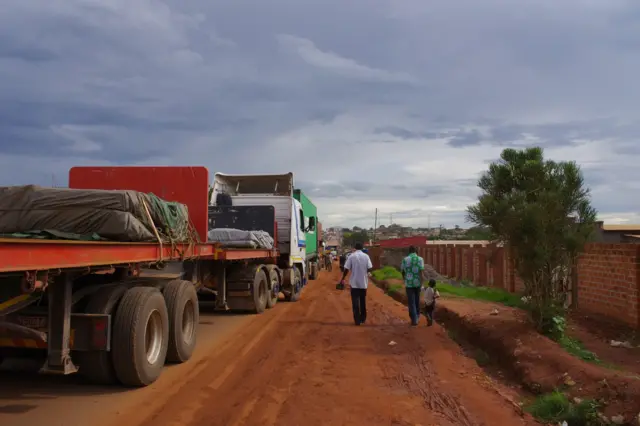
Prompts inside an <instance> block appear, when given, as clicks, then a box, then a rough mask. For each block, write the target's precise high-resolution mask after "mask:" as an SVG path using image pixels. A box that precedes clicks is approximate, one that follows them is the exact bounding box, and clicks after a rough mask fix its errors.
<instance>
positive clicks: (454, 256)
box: [370, 243, 640, 329]
mask: <svg viewBox="0 0 640 426" xmlns="http://www.w3.org/2000/svg"><path fill="white" fill-rule="evenodd" d="M418 252H419V253H420V255H421V256H422V257H423V258H424V260H425V263H428V264H430V265H431V266H433V268H434V269H435V270H436V271H438V273H440V274H441V275H444V276H447V277H449V278H453V279H457V280H463V279H466V280H470V281H472V282H473V283H474V284H476V285H483V286H492V287H498V288H502V289H504V290H506V291H510V292H514V293H521V292H523V291H524V284H523V282H522V280H521V279H520V277H518V275H517V274H516V273H515V270H514V268H513V263H512V261H511V257H510V253H509V250H508V249H507V248H504V247H496V246H495V245H482V244H476V245H473V244H464V245H459V244H456V245H453V244H427V245H425V246H421V247H418ZM370 254H371V257H372V261H373V263H374V266H375V267H381V266H385V265H391V266H395V267H399V265H400V260H401V259H402V257H403V256H405V255H406V249H382V248H379V247H378V248H374V249H372V250H371V252H370ZM574 279H575V280H576V281H577V290H576V291H575V292H574V295H575V296H576V297H577V300H576V304H577V307H578V309H580V310H582V311H584V312H589V313H594V314H600V315H603V316H606V317H608V318H611V319H614V320H618V321H620V322H623V323H625V324H627V325H631V326H633V327H636V328H638V329H640V244H605V243H592V244H588V245H587V247H586V248H585V252H584V253H583V254H582V255H581V256H580V258H579V259H578V263H577V271H576V272H575V273H574Z"/></svg>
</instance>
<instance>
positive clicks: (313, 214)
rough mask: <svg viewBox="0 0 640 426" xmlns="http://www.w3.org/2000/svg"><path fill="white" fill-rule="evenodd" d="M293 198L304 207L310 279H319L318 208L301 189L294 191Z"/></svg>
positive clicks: (307, 262)
mask: <svg viewBox="0 0 640 426" xmlns="http://www.w3.org/2000/svg"><path fill="white" fill-rule="evenodd" d="M293 197H294V198H295V199H296V200H298V201H299V202H300V204H301V205H302V213H303V215H304V221H305V223H304V230H305V245H306V259H305V261H306V265H307V270H308V271H309V279H310V280H315V279H316V278H318V264H319V257H318V255H319V251H318V240H319V239H321V238H318V232H316V231H317V228H318V226H317V224H318V208H317V207H316V206H315V204H313V202H312V201H311V199H309V197H307V195H306V194H305V193H304V192H302V190H301V189H295V190H294V191H293Z"/></svg>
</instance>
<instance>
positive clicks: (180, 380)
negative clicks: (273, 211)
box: [0, 271, 528, 426]
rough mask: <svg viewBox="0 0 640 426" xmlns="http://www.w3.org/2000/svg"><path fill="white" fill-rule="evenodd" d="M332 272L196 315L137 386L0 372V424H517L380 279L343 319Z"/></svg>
mask: <svg viewBox="0 0 640 426" xmlns="http://www.w3.org/2000/svg"><path fill="white" fill-rule="evenodd" d="M337 280H338V272H337V271H335V272H333V273H332V274H328V273H326V272H323V273H321V275H320V279H319V280H317V281H314V282H312V283H311V284H310V285H309V286H307V288H305V290H304V292H303V295H302V299H301V300H300V301H299V302H298V303H280V304H278V305H277V306H276V307H275V309H272V310H269V311H267V312H265V313H264V314H262V315H257V316H215V315H213V316H212V315H206V314H205V315H203V316H202V318H201V320H202V321H201V324H200V334H199V344H198V350H197V352H196V354H195V356H194V358H193V359H192V360H191V361H190V362H189V363H186V364H183V365H179V366H173V367H170V368H167V369H166V371H165V373H164V374H163V375H162V377H161V378H160V380H158V382H156V383H154V384H153V385H152V386H149V387H148V388H145V389H138V390H133V391H132V390H118V389H117V388H94V387H90V386H86V385H80V384H78V379H77V378H73V377H66V378H44V377H40V376H27V377H26V378H25V377H24V376H23V375H7V374H0V424H2V425H11V426H22V425H25V426H26V425H33V424H45V423H46V424H47V425H52V426H57V425H60V426H76V425H87V424H91V425H92V426H110V425H113V426H122V425H127V426H178V425H180V426H200V425H202V426H204V425H207V426H209V425H220V426H222V425H224V426H232V425H237V426H249V425H261V426H267V425H275V424H278V425H281V426H287V425H289V426H295V425H301V426H302V425H304V426H312V425H365V424H366V425H423V426H427V425H483V424H484V425H491V424H495V423H496V421H497V420H498V419H500V423H502V424H508V425H521V424H528V421H526V422H525V421H524V420H523V419H522V418H521V417H520V416H519V415H518V414H517V412H516V411H517V410H516V408H515V407H514V403H513V402H509V401H508V399H509V394H508V390H506V389H502V388H501V387H499V386H498V385H496V384H494V383H492V382H491V381H490V380H489V379H487V378H486V377H485V375H484V374H483V372H482V371H481V370H480V369H479V367H478V366H477V365H476V364H475V362H474V361H472V360H470V359H468V358H466V357H465V356H463V355H462V353H461V351H460V349H459V348H458V346H457V345H456V344H455V343H453V342H452V341H451V340H449V338H448V337H447V335H446V332H445V331H444V330H443V329H442V328H441V327H439V326H436V327H432V328H427V327H426V326H425V325H424V323H423V324H422V325H421V326H420V327H419V328H410V327H409V325H408V318H407V314H406V308H404V307H403V306H401V305H400V304H398V303H397V302H395V301H393V300H392V299H391V298H389V297H388V296H386V295H384V294H383V293H382V291H381V290H379V289H377V288H375V287H373V286H372V287H370V290H369V295H368V303H369V306H368V311H369V314H368V319H367V324H366V325H364V326H361V327H356V326H355V325H353V320H352V316H351V309H350V298H349V293H348V291H342V292H341V291H337V290H335V283H336V281H337ZM391 342H395V344H390V343H391Z"/></svg>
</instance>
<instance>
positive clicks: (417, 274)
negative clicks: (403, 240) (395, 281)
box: [400, 246, 424, 326]
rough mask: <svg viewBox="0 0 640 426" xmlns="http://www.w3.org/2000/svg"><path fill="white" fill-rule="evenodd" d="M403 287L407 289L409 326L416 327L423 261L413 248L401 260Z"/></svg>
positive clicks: (418, 316)
mask: <svg viewBox="0 0 640 426" xmlns="http://www.w3.org/2000/svg"><path fill="white" fill-rule="evenodd" d="M400 271H401V272H402V278H404V285H405V287H406V289H407V302H408V305H409V318H411V325H412V326H416V325H418V322H419V321H420V292H421V290H422V276H423V273H424V259H423V258H421V257H420V256H418V254H417V253H416V248H415V247H414V246H411V247H409V256H407V257H405V258H404V259H402V265H401V266H400Z"/></svg>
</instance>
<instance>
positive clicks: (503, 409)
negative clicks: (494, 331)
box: [372, 288, 535, 426]
mask: <svg viewBox="0 0 640 426" xmlns="http://www.w3.org/2000/svg"><path fill="white" fill-rule="evenodd" d="M372 290H373V291H372V299H373V303H372V305H373V312H374V317H375V318H380V319H382V320H383V321H384V322H386V323H394V324H397V323H398V319H399V316H400V315H401V314H404V316H406V318H407V320H405V321H402V324H403V327H402V328H400V329H398V327H395V330H394V328H393V327H382V328H381V332H380V333H378V334H377V335H374V340H375V341H376V342H377V343H376V344H377V345H379V346H380V347H381V351H383V352H385V349H383V348H384V347H385V346H386V353H387V354H389V355H392V356H394V357H396V358H397V359H398V362H394V363H385V364H384V366H383V370H384V371H385V376H386V378H387V380H388V381H389V383H390V384H391V386H392V387H395V388H396V389H398V390H399V391H406V392H409V393H412V394H416V395H420V396H421V397H422V398H423V400H424V403H425V405H426V406H427V407H428V408H429V409H430V410H432V411H433V412H434V413H437V414H438V415H439V416H440V417H441V418H442V419H443V420H446V421H448V422H450V423H451V424H452V425H464V426H480V425H491V424H494V423H495V419H497V418H500V417H504V418H505V422H504V423H509V422H511V423H510V424H526V423H530V424H535V422H533V421H531V420H529V419H527V420H525V419H523V418H522V417H521V416H520V414H519V413H517V412H515V411H514V410H513V405H512V402H509V404H505V403H504V402H505V399H504V397H503V395H504V394H499V393H498V394H493V393H491V394H490V395H488V392H487V389H486V383H487V382H486V380H484V381H483V382H482V383H478V381H479V380H480V379H481V378H482V377H484V372H482V370H481V369H480V368H479V367H478V366H477V365H475V362H473V361H471V360H469V359H468V358H466V357H465V356H464V355H463V354H462V351H461V349H460V348H459V347H458V346H457V345H456V344H455V343H454V342H452V341H451V340H450V339H449V338H448V336H446V334H445V332H444V330H443V329H442V328H441V327H440V326H438V325H436V326H435V327H430V328H427V327H426V325H425V324H424V321H425V320H424V317H423V318H422V321H423V322H422V324H421V326H419V327H416V328H413V327H410V326H409V321H408V313H407V308H406V307H405V306H403V305H402V304H400V303H398V302H395V301H393V303H391V302H390V301H389V300H390V298H389V297H388V296H386V295H385V294H384V293H383V291H382V290H380V289H378V288H373V289H372ZM391 306H393V309H389V308H390V307H391ZM393 317H395V320H394V319H393ZM391 340H393V341H394V342H396V344H395V345H393V346H389V342H390V341H391ZM491 402H493V403H491ZM505 413H506V414H508V417H505ZM507 418H509V421H506V419H507Z"/></svg>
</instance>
